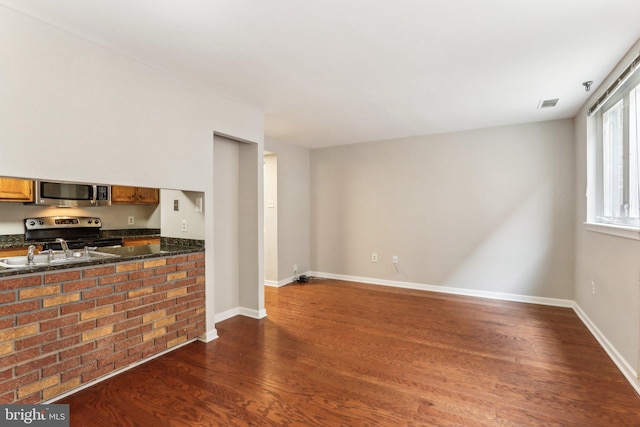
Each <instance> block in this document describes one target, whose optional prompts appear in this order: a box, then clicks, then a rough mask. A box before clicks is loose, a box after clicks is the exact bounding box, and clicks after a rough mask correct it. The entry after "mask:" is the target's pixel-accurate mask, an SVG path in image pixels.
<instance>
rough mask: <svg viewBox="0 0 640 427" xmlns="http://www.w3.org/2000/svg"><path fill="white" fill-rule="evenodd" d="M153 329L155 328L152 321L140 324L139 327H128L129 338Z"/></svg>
mask: <svg viewBox="0 0 640 427" xmlns="http://www.w3.org/2000/svg"><path fill="white" fill-rule="evenodd" d="M151 329H153V325H151V324H150V323H149V324H146V325H140V326H138V327H137V328H132V329H128V330H127V338H131V337H134V336H136V335H142V334H144V333H145V332H149V331H150V330H151Z"/></svg>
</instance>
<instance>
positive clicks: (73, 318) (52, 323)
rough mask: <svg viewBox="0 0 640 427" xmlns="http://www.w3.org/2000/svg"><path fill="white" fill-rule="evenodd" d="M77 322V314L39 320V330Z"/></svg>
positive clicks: (47, 329)
mask: <svg viewBox="0 0 640 427" xmlns="http://www.w3.org/2000/svg"><path fill="white" fill-rule="evenodd" d="M77 322H78V315H77V314H71V315H69V316H64V317H57V318H55V319H52V320H45V321H44V322H40V332H42V331H49V330H51V329H58V328H61V327H63V326H68V325H73V324H75V323H77Z"/></svg>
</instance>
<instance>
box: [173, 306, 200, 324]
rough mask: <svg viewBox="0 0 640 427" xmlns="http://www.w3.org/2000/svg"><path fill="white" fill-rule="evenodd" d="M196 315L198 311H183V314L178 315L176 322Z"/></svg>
mask: <svg viewBox="0 0 640 427" xmlns="http://www.w3.org/2000/svg"><path fill="white" fill-rule="evenodd" d="M195 314H196V309H195V308H194V309H191V310H187V311H183V312H182V313H179V314H177V315H176V320H178V321H180V320H185V319H188V318H189V317H191V316H193V315H195Z"/></svg>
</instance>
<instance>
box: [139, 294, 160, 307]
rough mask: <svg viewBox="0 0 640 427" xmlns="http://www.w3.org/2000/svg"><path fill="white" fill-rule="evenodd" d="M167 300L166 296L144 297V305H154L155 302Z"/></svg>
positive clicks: (153, 295)
mask: <svg viewBox="0 0 640 427" xmlns="http://www.w3.org/2000/svg"><path fill="white" fill-rule="evenodd" d="M164 299H165V294H164V293H160V294H152V295H148V296H146V297H142V305H147V304H153V303H154V302H158V301H162V300H164Z"/></svg>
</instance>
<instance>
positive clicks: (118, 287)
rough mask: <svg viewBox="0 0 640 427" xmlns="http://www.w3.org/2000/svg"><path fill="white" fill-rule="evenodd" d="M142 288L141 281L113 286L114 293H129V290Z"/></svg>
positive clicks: (131, 281)
mask: <svg viewBox="0 0 640 427" xmlns="http://www.w3.org/2000/svg"><path fill="white" fill-rule="evenodd" d="M141 287H142V280H130V281H128V282H126V283H120V284H117V285H115V291H116V292H125V291H130V290H131V289H138V288H141Z"/></svg>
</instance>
